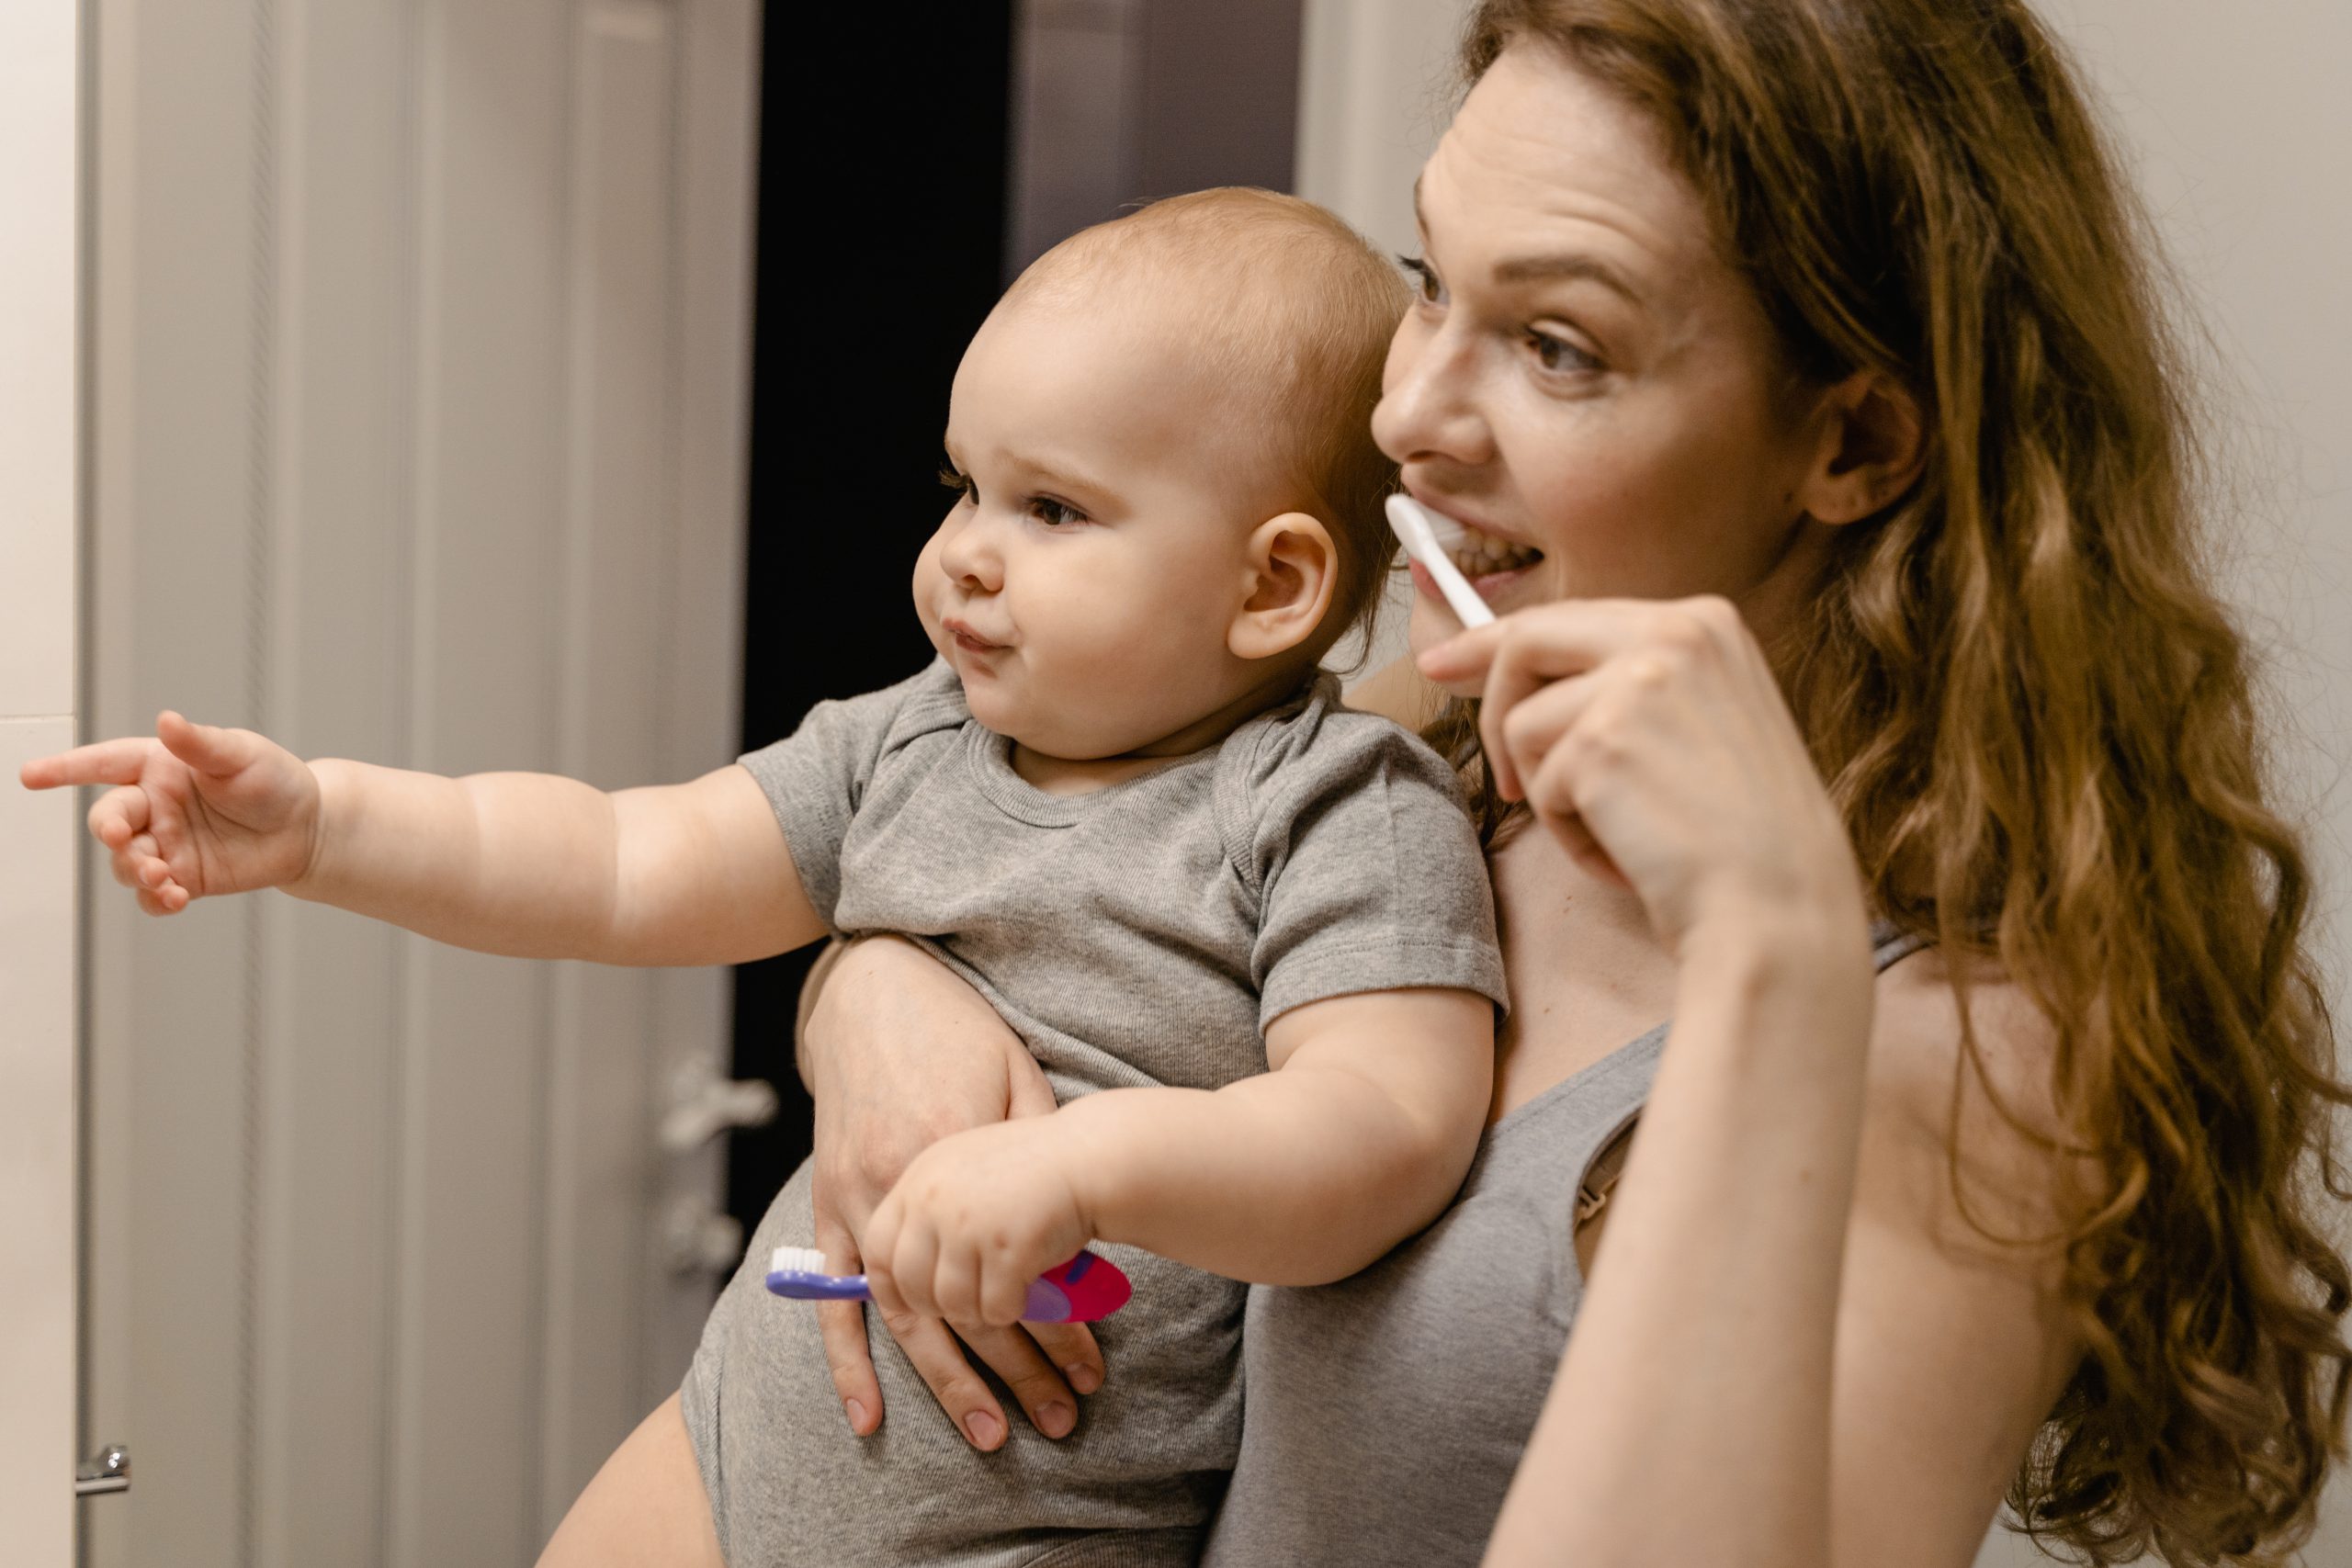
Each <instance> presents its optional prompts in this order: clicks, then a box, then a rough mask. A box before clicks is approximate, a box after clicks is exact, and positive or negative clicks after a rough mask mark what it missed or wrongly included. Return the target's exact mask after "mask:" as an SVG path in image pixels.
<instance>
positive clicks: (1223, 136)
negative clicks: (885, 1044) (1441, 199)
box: [727, 0, 1300, 1235]
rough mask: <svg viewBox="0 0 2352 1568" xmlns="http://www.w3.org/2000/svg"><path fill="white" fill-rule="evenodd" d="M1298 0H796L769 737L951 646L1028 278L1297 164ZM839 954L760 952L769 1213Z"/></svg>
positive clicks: (781, 247) (782, 247) (748, 628)
mask: <svg viewBox="0 0 2352 1568" xmlns="http://www.w3.org/2000/svg"><path fill="white" fill-rule="evenodd" d="M1299 11H1300V6H1299V0H958V3H957V4H956V5H952V6H928V7H922V8H920V9H918V10H917V11H914V12H910V13H907V14H906V15H903V16H900V17H896V18H895V22H896V24H897V25H893V26H888V27H877V26H876V18H875V17H873V16H872V15H869V14H867V13H865V12H862V11H858V10H855V9H854V8H852V9H848V10H843V9H842V8H839V7H831V6H797V7H785V6H770V7H769V10H768V32H767V35H766V40H765V43H764V46H763V76H762V81H763V90H762V120H761V131H760V188H759V204H760V217H759V236H758V244H759V259H758V267H757V289H758V296H757V305H756V310H755V318H756V322H757V325H756V327H755V332H756V334H757V336H756V342H755V344H754V345H753V349H752V443H751V479H750V514H751V538H750V547H749V553H748V559H747V563H746V574H747V579H748V581H747V599H746V605H745V609H746V614H745V617H744V638H743V643H744V646H743V745H744V748H745V749H746V750H749V749H751V748H753V747H757V746H764V745H766V744H767V743H768V742H769V741H772V740H774V739H777V738H778V737H780V736H784V735H787V734H789V733H791V731H792V730H793V728H795V727H796V726H797V724H798V723H799V722H800V717H801V716H802V715H803V714H805V713H806V712H808V710H809V707H811V706H812V705H815V704H816V703H818V702H820V701H821V700H823V699H824V698H827V697H843V696H850V695H854V694H856V693H859V692H867V691H872V690H874V689H875V688H876V687H878V686H884V685H888V683H890V682H893V681H897V680H899V679H900V678H901V677H903V676H907V675H910V674H912V673H914V671H917V670H919V669H921V668H922V665H923V664H924V663H925V662H926V661H927V660H929V659H930V657H931V650H930V647H929V645H928V644H927V643H925V641H924V640H923V637H922V630H921V628H920V626H918V625H917V623H916V621H915V616H914V610H913V606H912V604H911V603H910V599H909V592H908V582H909V578H910V573H911V570H912V568H913V565H914V558H915V553H916V551H917V550H918V549H919V548H920V547H921V546H922V540H923V538H924V537H925V536H927V535H928V533H929V531H930V530H931V529H932V527H933V526H934V525H936V523H937V522H938V520H939V518H940V516H941V514H942V513H944V510H945V508H946V496H945V493H944V491H941V490H940V488H939V486H938V483H937V470H938V466H939V459H940V455H941V454H940V438H941V434H942V432H943V431H944V427H945V424H946V417H947V392H948V385H949V383H950V381H951V380H952V378H953V377H954V375H955V369H956V361H957V360H958V359H959V358H960V357H961V356H962V355H963V351H964V345H965V344H966V343H967V341H968V340H969V339H970V337H971V335H972V333H973V332H974V331H975V330H976V329H977V328H978V326H979V324H980V321H981V320H982V318H983V317H985V316H986V315H987V314H988V311H989V307H990V306H991V305H993V304H994V303H995V302H996V298H997V295H998V293H999V291H1000V290H1001V288H1002V286H1003V284H1004V282H1005V281H1006V279H1007V274H1008V272H1009V271H1011V270H1015V269H1017V268H1018V267H1019V266H1021V265H1025V264H1026V263H1027V262H1028V261H1029V260H1031V259H1032V258H1033V257H1034V256H1035V254H1036V253H1037V252H1039V251H1042V250H1043V249H1044V248H1045V247H1046V245H1049V244H1051V243H1054V242H1055V241H1057V240H1058V239H1060V238H1062V237H1063V236H1064V235H1065V234H1068V233H1069V232H1070V231H1073V230H1075V229H1078V228H1081V227H1084V226H1085V225H1087V224H1089V223H1094V222H1099V221H1101V220H1104V219H1107V218H1112V217H1115V216H1117V214H1118V212H1119V210H1120V209H1122V208H1123V207H1125V206H1126V205H1128V204H1131V203H1133V202H1136V201H1142V200H1148V199H1151V198H1153V197H1162V196H1172V195H1175V194H1177V193H1179V192H1182V191H1186V190H1196V189H1199V188H1201V187H1203V186H1215V185H1261V186H1271V187H1273V188H1276V189H1285V188H1287V187H1288V186H1289V184H1290V177H1291V162H1292V144H1293V141H1294V139H1295V134H1296V131H1295V127H1296V112H1297V78H1298V70H1299V53H1298V51H1299ZM814 958H815V953H814V952H813V951H811V952H804V953H787V954H786V955H784V956H783V957H780V958H773V959H769V960H767V961H765V962H764V963H760V964H745V965H743V966H742V967H741V968H740V969H738V970H737V971H736V983H735V1042H734V1075H735V1076H736V1077H743V1078H766V1079H768V1080H770V1081H771V1082H773V1083H774V1084H775V1086H776V1088H777V1089H778V1091H779V1093H780V1095H781V1097H782V1099H783V1101H784V1109H783V1111H782V1113H781V1114H780V1115H779V1116H778V1118H777V1119H776V1121H775V1122H774V1123H773V1124H772V1125H770V1126H767V1127H764V1128H760V1129H755V1130H753V1131H751V1132H745V1133H738V1134H735V1136H734V1137H733V1139H732V1140H731V1145H732V1146H731V1152H730V1154H729V1160H728V1191H727V1202H728V1208H729V1211H730V1212H731V1213H734V1214H735V1216H736V1217H737V1218H738V1219H740V1220H741V1222H742V1224H743V1229H744V1234H745V1235H750V1233H751V1231H752V1228H753V1227H754V1226H755V1225H756V1224H758V1223H759V1219H760V1216H761V1215H762V1214H763V1213H765V1212H766V1209H767V1205H768V1203H769V1201H771V1200H772V1199H773V1198H774V1197H775V1193H776V1190H777V1189H778V1188H780V1187H781V1186H782V1185H783V1184H784V1182H785V1179H786V1178H787V1177H789V1176H790V1175H791V1173H792V1170H793V1168H794V1167H796V1166H797V1165H798V1164H799V1162H800V1160H801V1159H802V1158H803V1157H804V1156H806V1155H807V1154H808V1152H809V1127H810V1119H809V1101H808V1099H807V1097H806V1096H805V1095H804V1094H803V1093H802V1092H801V1089H800V1080H799V1076H798V1074H797V1072H796V1071H795V1070H794V1066H793V1059H792V1025H793V1016H794V1012H795V1010H796V1006H797V1001H798V998H799V991H800V984H801V981H802V979H803V978H804V977H805V976H807V974H808V971H809V964H810V963H811V962H813V961H814Z"/></svg>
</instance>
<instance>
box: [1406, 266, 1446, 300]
mask: <svg viewBox="0 0 2352 1568" xmlns="http://www.w3.org/2000/svg"><path fill="white" fill-rule="evenodd" d="M1397 265H1398V266H1401V267H1403V268H1404V269H1405V274H1406V276H1408V277H1409V278H1411V279H1412V283H1413V293H1414V295H1415V296H1416V297H1417V298H1419V299H1420V301H1421V303H1423V304H1424V305H1442V304H1444V303H1445V285H1444V284H1442V283H1441V282H1439V281H1438V276H1437V268H1435V267H1433V266H1431V265H1430V264H1429V263H1428V262H1427V261H1424V260H1423V259H1422V258H1421V257H1419V256H1407V255H1400V256H1398V257H1397Z"/></svg>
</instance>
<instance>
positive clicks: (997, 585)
mask: <svg viewBox="0 0 2352 1568" xmlns="http://www.w3.org/2000/svg"><path fill="white" fill-rule="evenodd" d="M939 570H942V571H944V572H945V573H946V574H947V580H948V581H950V582H953V583H955V584H956V586H957V587H958V588H961V589H963V590H964V591H965V592H967V593H994V592H997V591H998V590H999V589H1001V588H1002V587H1003V586H1004V557H1003V556H1002V554H1001V553H1000V552H999V551H998V549H997V546H996V538H995V531H994V530H993V529H992V528H991V527H990V526H989V524H988V522H987V521H986V520H985V519H984V518H983V517H980V516H971V517H967V518H965V519H964V520H963V521H962V522H961V523H956V524H952V525H949V527H948V528H947V529H946V532H945V537H944V538H943V539H942V540H941V542H940V547H939Z"/></svg>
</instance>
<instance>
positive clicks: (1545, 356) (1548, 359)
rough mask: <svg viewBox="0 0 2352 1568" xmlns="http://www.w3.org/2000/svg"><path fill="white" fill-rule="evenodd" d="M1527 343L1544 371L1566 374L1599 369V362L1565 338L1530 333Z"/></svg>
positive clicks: (1548, 334) (1549, 334)
mask: <svg viewBox="0 0 2352 1568" xmlns="http://www.w3.org/2000/svg"><path fill="white" fill-rule="evenodd" d="M1527 343H1528V346H1529V347H1531V348H1532V349H1534V350H1535V357H1536V360H1537V361H1538V362H1539V363H1540V364H1542V365H1543V367H1544V369H1546V370H1555V371H1559V372H1562V373H1563V374H1567V373H1573V372H1575V371H1578V370H1598V369H1600V360H1598V359H1595V358H1594V357H1593V356H1592V355H1590V354H1589V353H1587V352H1586V351H1585V350H1583V349H1581V348H1578V347H1577V345H1576V344H1572V343H1570V342H1569V341H1568V340H1567V339H1566V338H1564V337H1555V336H1553V335H1552V334H1551V333H1539V332H1531V333H1528V334H1527Z"/></svg>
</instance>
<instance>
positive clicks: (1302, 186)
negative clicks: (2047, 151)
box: [1297, 0, 2352, 1568]
mask: <svg viewBox="0 0 2352 1568" xmlns="http://www.w3.org/2000/svg"><path fill="white" fill-rule="evenodd" d="M1466 10H1467V6H1466V5H1465V4H1464V0H1308V5H1307V23H1306V62H1305V66H1304V71H1303V76H1302V82H1303V90H1302V93H1301V99H1300V129H1299V159H1298V170H1299V183H1298V187H1297V188H1298V190H1299V193H1300V194H1301V195H1303V196H1308V197H1314V198H1315V199H1317V200H1318V201H1322V202H1325V203H1327V204H1329V205H1330V206H1332V207H1334V208H1336V209H1338V210H1339V211H1340V212H1341V213H1343V214H1345V215H1346V216H1347V217H1348V218H1349V219H1350V220H1351V221H1352V222H1354V223H1356V224H1357V225H1358V226H1359V227H1360V228H1363V230H1364V231H1366V232H1367V233H1369V234H1371V235H1372V236H1373V237H1374V239H1375V240H1377V241H1379V242H1381V243H1384V244H1386V245H1389V246H1402V245H1409V244H1410V243H1411V242H1412V232H1413V230H1412V214H1411V207H1410V202H1409V186H1410V185H1411V181H1412V177H1413V175H1414V172H1415V171H1416V170H1417V169H1418V168H1419V164H1420V161H1421V159H1422V157H1423V156H1425V154H1426V152H1427V149H1428V148H1429V146H1430V144H1431V142H1432V141H1434V139H1435V137H1436V135H1437V133H1438V130H1439V129H1440V127H1441V126H1442V123H1443V120H1444V118H1445V113H1446V109H1447V107H1449V104H1448V100H1447V97H1446V95H1445V86H1444V84H1445V80H1446V69H1447V61H1446V56H1447V54H1448V52H1449V51H1450V49H1451V47H1452V43H1453V30H1454V28H1455V26H1456V25H1457V18H1458V17H1460V16H1462V15H1463V14H1464V12H1466ZM2042 11H2043V14H2044V15H2045V16H2046V17H2049V18H2050V19H2051V21H2052V23H2053V24H2054V25H2055V26H2056V28H2057V29H2058V30H2059V32H2060V33H2061V35H2062V36H2063V37H2064V39H2066V40H2067V41H2068V42H2069V43H2070V44H2071V45H2072V46H2073V47H2074V48H2075V51H2077V53H2078V54H2079V56H2080V58H2081V59H2082V61H2083V62H2084V63H2085V65H2086V67H2087V69H2088V73H2089V75H2090V77H2091V80H2092V82H2093V84H2094V85H2095V86H2096V88H2097V90H2098V92H2099V93H2100V94H2101V95H2102V96H2104V97H2105V98H2106V100H2107V102H2108V105H2109V109H2110V111H2111V112H2110V119H2111V123H2112V124H2113V126H2114V128H2115V129H2116V130H2117V132H2118V133H2119V135H2120V141H2121V143H2122V145H2123V147H2124V149H2125V151H2126V152H2127V155H2128V156H2129V157H2130V159H2131V162H2132V164H2133V166H2134V168H2135V170H2136V172H2137V175H2138V176H2139V179H2140V181H2141V184H2142V186H2143V189H2144V190H2145V191H2146V192H2147V194H2148V197H2149V198H2150V201H2151V204H2152V205H2153V207H2154V210H2155V212H2156V214H2157V216H2158V219H2159V222H2160V226H2161V229H2162V231H2163V234H2164V238H2165V243H2166V244H2167V246H2168V248H2169V250H2170V252H2171V254H2172V256H2173V259H2174V260H2175V261H2176V262H2177V265H2178V266H2179V268H2180V271H2181V274H2182V276H2183V280H2184V281H2185V283H2186V284H2187V286H2188V288H2189V290H2190V292H2191V294H2192V295H2193V296H2194V298H2195V299H2196V301H2197V303H2198V305H2199V308H2200V310H2202V312H2203V314H2204V316H2205V319H2206V320H2207V321H2209V322H2210V323H2211V327H2212V328H2213V330H2214V333H2215V337H2216V350H2217V353H2216V364H2215V366H2214V369H2215V371H2216V374H2217V376H2218V378H2220V379H2221V381H2222V384H2223V386H2224V387H2225V388H2226V389H2227V394H2228V395H2227V398H2226V400H2225V401H2224V402H2223V404H2222V411H2221V412H2222V427H2223V429H2224V430H2225V431H2226V432H2227V434H2228V435H2229V437H2230V438H2231V440H2232V441H2233V443H2234V444H2235V445H2236V446H2239V447H2240V448H2241V449H2242V450H2243V451H2244V453H2245V455H2246V456H2247V457H2248V459H2249V466H2250V468H2252V470H2253V476H2254V478H2255V479H2256V480H2257V481H2258V488H2257V489H2256V501H2255V502H2254V503H2253V504H2252V505H2250V506H2249V507H2248V508H2247V509H2246V510H2245V511H2244V512H2243V513H2233V515H2231V516H2230V517H2229V518H2227V519H2226V520H2225V522H2224V524H2223V526H2222V530H2221V531H2222V535H2223V536H2224V538H2225V540H2226V542H2227V545H2228V553H2229V554H2230V555H2231V556H2232V557H2233V565H2232V567H2231V569H2230V570H2231V578H2230V588H2231V592H2232V594H2233V598H2234V599H2235V601H2236V603H2237V604H2238V605H2239V607H2240V609H2241V612H2242V615H2243V617H2244V619H2245V624H2246V625H2247V626H2249V627H2250V628H2251V629H2253V630H2254V631H2255V633H2256V636H2257V637H2258V638H2259V639H2260V640H2261V641H2262V642H2263V643H2264V644H2265V645H2266V646H2267V647H2268V648H2270V649H2273V650H2274V652H2275V653H2276V655H2277V663H2276V674H2275V686H2276V692H2277V709H2278V714H2279V716H2280V718H2281V719H2282V720H2283V723H2284V728H2283V730H2282V735H2283V750H2282V756H2281V761H2282V763H2283V768H2282V773H2283V784H2284V787H2285V790H2286V792H2287V794H2288V796H2289V798H2290V801H2291V802H2294V803H2296V804H2298V805H2299V806H2300V807H2302V809H2303V810H2304V811H2305V813H2306V816H2307V818H2308V820H2309V821H2310V822H2311V824H2312V847H2313V850H2314V852H2315V854H2316V857H2317V862H2318V870H2319V874H2320V875H2321V877H2322V879H2323V894H2322V902H2323V905H2324V908H2325V910H2327V911H2328V912H2329V923H2328V924H2327V926H2326V929H2325V930H2324V932H2323V934H2322V937H2321V950H2322V953H2323V955H2324V960H2325V962H2326V963H2327V964H2328V967H2329V971H2330V973H2331V975H2332V976H2333V977H2334V987H2335V997H2336V1000H2337V1003H2338V1007H2339V1012H2340V1015H2341V1013H2342V1010H2344V1009H2345V1006H2346V1003H2347V1002H2352V995H2348V994H2347V987H2346V979H2347V977H2352V925H2347V924H2346V920H2345V919H2343V918H2342V916H2341V913H2340V911H2341V910H2342V909H2343V908H2344V904H2345V899H2346V889H2347V888H2352V848H2347V846H2352V795H2347V794H2346V792H2344V791H2342V790H2340V789H2338V788H2336V783H2337V779H2338V777H2339V774H2340V773H2341V771H2342V768H2343V764H2344V759H2345V757H2346V751H2347V749H2352V684H2347V683H2346V682H2345V681H2344V680H2342V679H2341V674H2342V672H2343V671H2346V670H2352V376H2348V375H2347V372H2348V371H2352V287H2347V285H2352V94H2347V93H2346V90H2345V87H2344V83H2343V78H2344V73H2345V70H2346V62H2347V61H2352V4H2347V3H2346V0H2259V3H2258V4H2255V5H2250V6H2227V5H2222V4H2217V3H2216V0H2042ZM1400 619H1401V617H1391V621H1390V626H1389V628H1388V634H1387V635H1388V636H1389V637H1394V635H1395V632H1396V630H1397V626H1396V623H1397V621H1398V620H1400ZM2045 1561H2047V1559H2045V1558H2042V1557H2041V1556H2039V1555H2038V1554H2036V1553H2035V1552H2033V1551H2031V1550H2030V1548H2028V1547H2026V1546H2024V1545H2023V1544H2022V1543H2020V1542H2018V1541H2016V1540H2012V1539H2009V1538H2007V1537H2006V1536H2003V1535H2001V1534H1999V1533H1997V1532H1996V1535H1995V1536H1994V1538H1993V1539H1991V1540H1988V1541H1987V1543H1986V1546H1985V1552H1984V1555H1983V1556H1982V1557H1981V1558H1980V1559H1979V1568H2013V1565H2022V1564H2026V1563H2030V1562H2045ZM2308 1562H2309V1563H2310V1564H2311V1568H2352V1487H2346V1486H2345V1485H2342V1484H2339V1485H2338V1486H2337V1487H2336V1488H2335V1491H2334V1493H2333V1494H2332V1495H2331V1496H2330V1498H2329V1510H2328V1515H2327V1520H2326V1523H2325V1525H2324V1527H2323V1529H2322V1531H2321V1534H2320V1536H2319V1538H2318V1540H2317V1541H2316V1542H2315V1543H2314V1544H2313V1546H2312V1549H2311V1551H2310V1552H2309V1554H2308Z"/></svg>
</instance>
